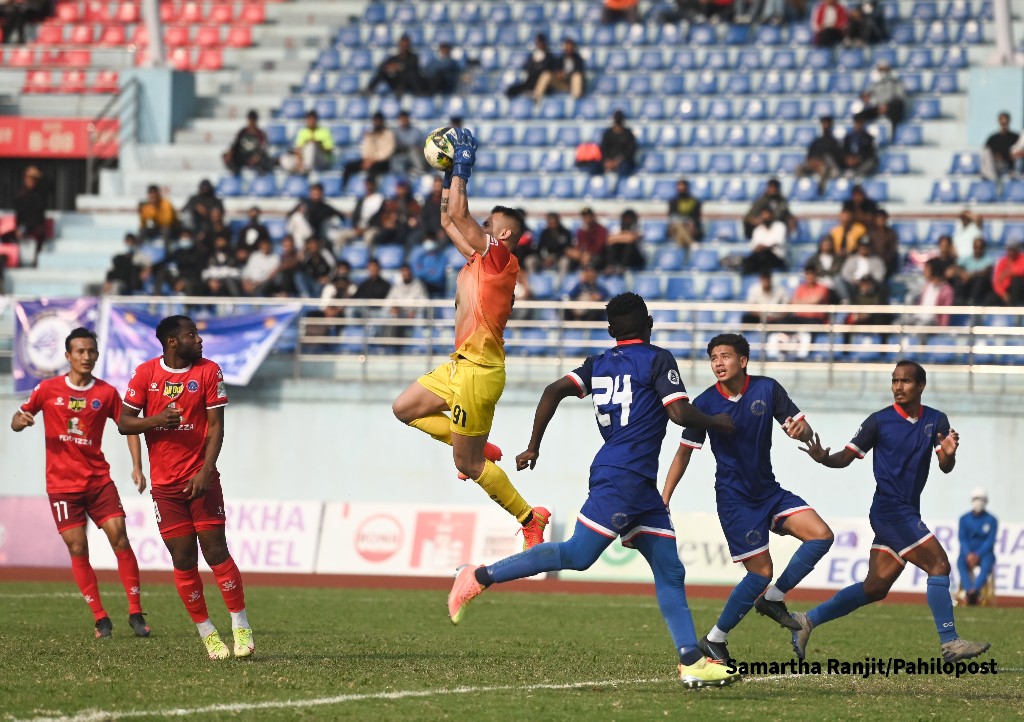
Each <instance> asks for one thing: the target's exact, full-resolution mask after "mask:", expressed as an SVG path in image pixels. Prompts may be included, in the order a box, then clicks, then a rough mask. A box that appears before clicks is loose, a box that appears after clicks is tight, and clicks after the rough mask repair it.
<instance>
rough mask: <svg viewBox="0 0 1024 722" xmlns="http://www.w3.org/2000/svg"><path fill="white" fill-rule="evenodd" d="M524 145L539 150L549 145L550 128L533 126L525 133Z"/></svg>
mask: <svg viewBox="0 0 1024 722" xmlns="http://www.w3.org/2000/svg"><path fill="white" fill-rule="evenodd" d="M522 144H523V145H525V146H527V147H528V148H539V147H543V146H546V145H548V128H547V126H546V125H531V126H528V127H527V128H526V130H525V131H523V140H522Z"/></svg>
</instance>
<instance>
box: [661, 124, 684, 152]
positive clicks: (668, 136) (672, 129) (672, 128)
mask: <svg viewBox="0 0 1024 722" xmlns="http://www.w3.org/2000/svg"><path fill="white" fill-rule="evenodd" d="M682 142H683V139H682V136H681V134H680V132H679V126H678V125H675V124H674V123H673V124H672V125H663V126H661V127H659V128H658V131H657V135H655V139H654V144H655V146H657V147H659V148H675V147H677V146H679V145H681V144H682Z"/></svg>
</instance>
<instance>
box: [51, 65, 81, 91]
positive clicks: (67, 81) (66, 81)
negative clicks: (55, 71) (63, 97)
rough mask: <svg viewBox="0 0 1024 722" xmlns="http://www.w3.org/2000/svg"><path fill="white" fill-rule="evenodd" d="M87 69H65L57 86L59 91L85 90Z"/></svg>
mask: <svg viewBox="0 0 1024 722" xmlns="http://www.w3.org/2000/svg"><path fill="white" fill-rule="evenodd" d="M85 89H86V85H85V71H84V70H65V71H64V72H63V73H62V74H61V78H60V85H59V86H57V88H56V91H57V92H58V93H71V94H82V93H84V92H85Z"/></svg>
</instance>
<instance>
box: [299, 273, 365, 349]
mask: <svg viewBox="0 0 1024 722" xmlns="http://www.w3.org/2000/svg"><path fill="white" fill-rule="evenodd" d="M351 272H352V268H351V266H349V265H348V262H347V261H338V265H337V266H336V267H335V269H334V277H333V278H331V280H330V282H329V283H326V284H324V287H323V290H321V291H320V299H321V300H323V301H343V300H345V299H347V298H351V297H352V294H354V293H355V290H356V285H355V284H354V283H352V279H351V278H349V274H350V273H351ZM345 310H346V309H345V307H344V306H341V305H335V304H332V303H328V304H325V305H323V306H321V307H320V308H318V309H316V310H314V311H309V312H308V313H307V314H306V317H307V318H324V319H335V318H339V317H341V316H343V315H344V314H345ZM341 330H342V328H341V327H339V325H337V324H335V323H332V322H328V323H308V324H306V330H305V335H306V336H307V337H318V336H336V335H338V334H339V333H340V332H341ZM303 343H309V344H310V346H311V348H312V349H315V350H321V351H327V350H329V349H328V348H327V347H326V346H325V345H322V344H319V343H316V342H312V341H306V340H305V339H303Z"/></svg>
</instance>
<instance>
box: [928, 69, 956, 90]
mask: <svg viewBox="0 0 1024 722" xmlns="http://www.w3.org/2000/svg"><path fill="white" fill-rule="evenodd" d="M959 90H960V84H959V82H958V81H957V74H956V73H955V72H948V73H945V72H942V73H933V74H932V84H931V87H930V88H929V92H931V93H935V94H936V95H950V94H952V93H957V92H959Z"/></svg>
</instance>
